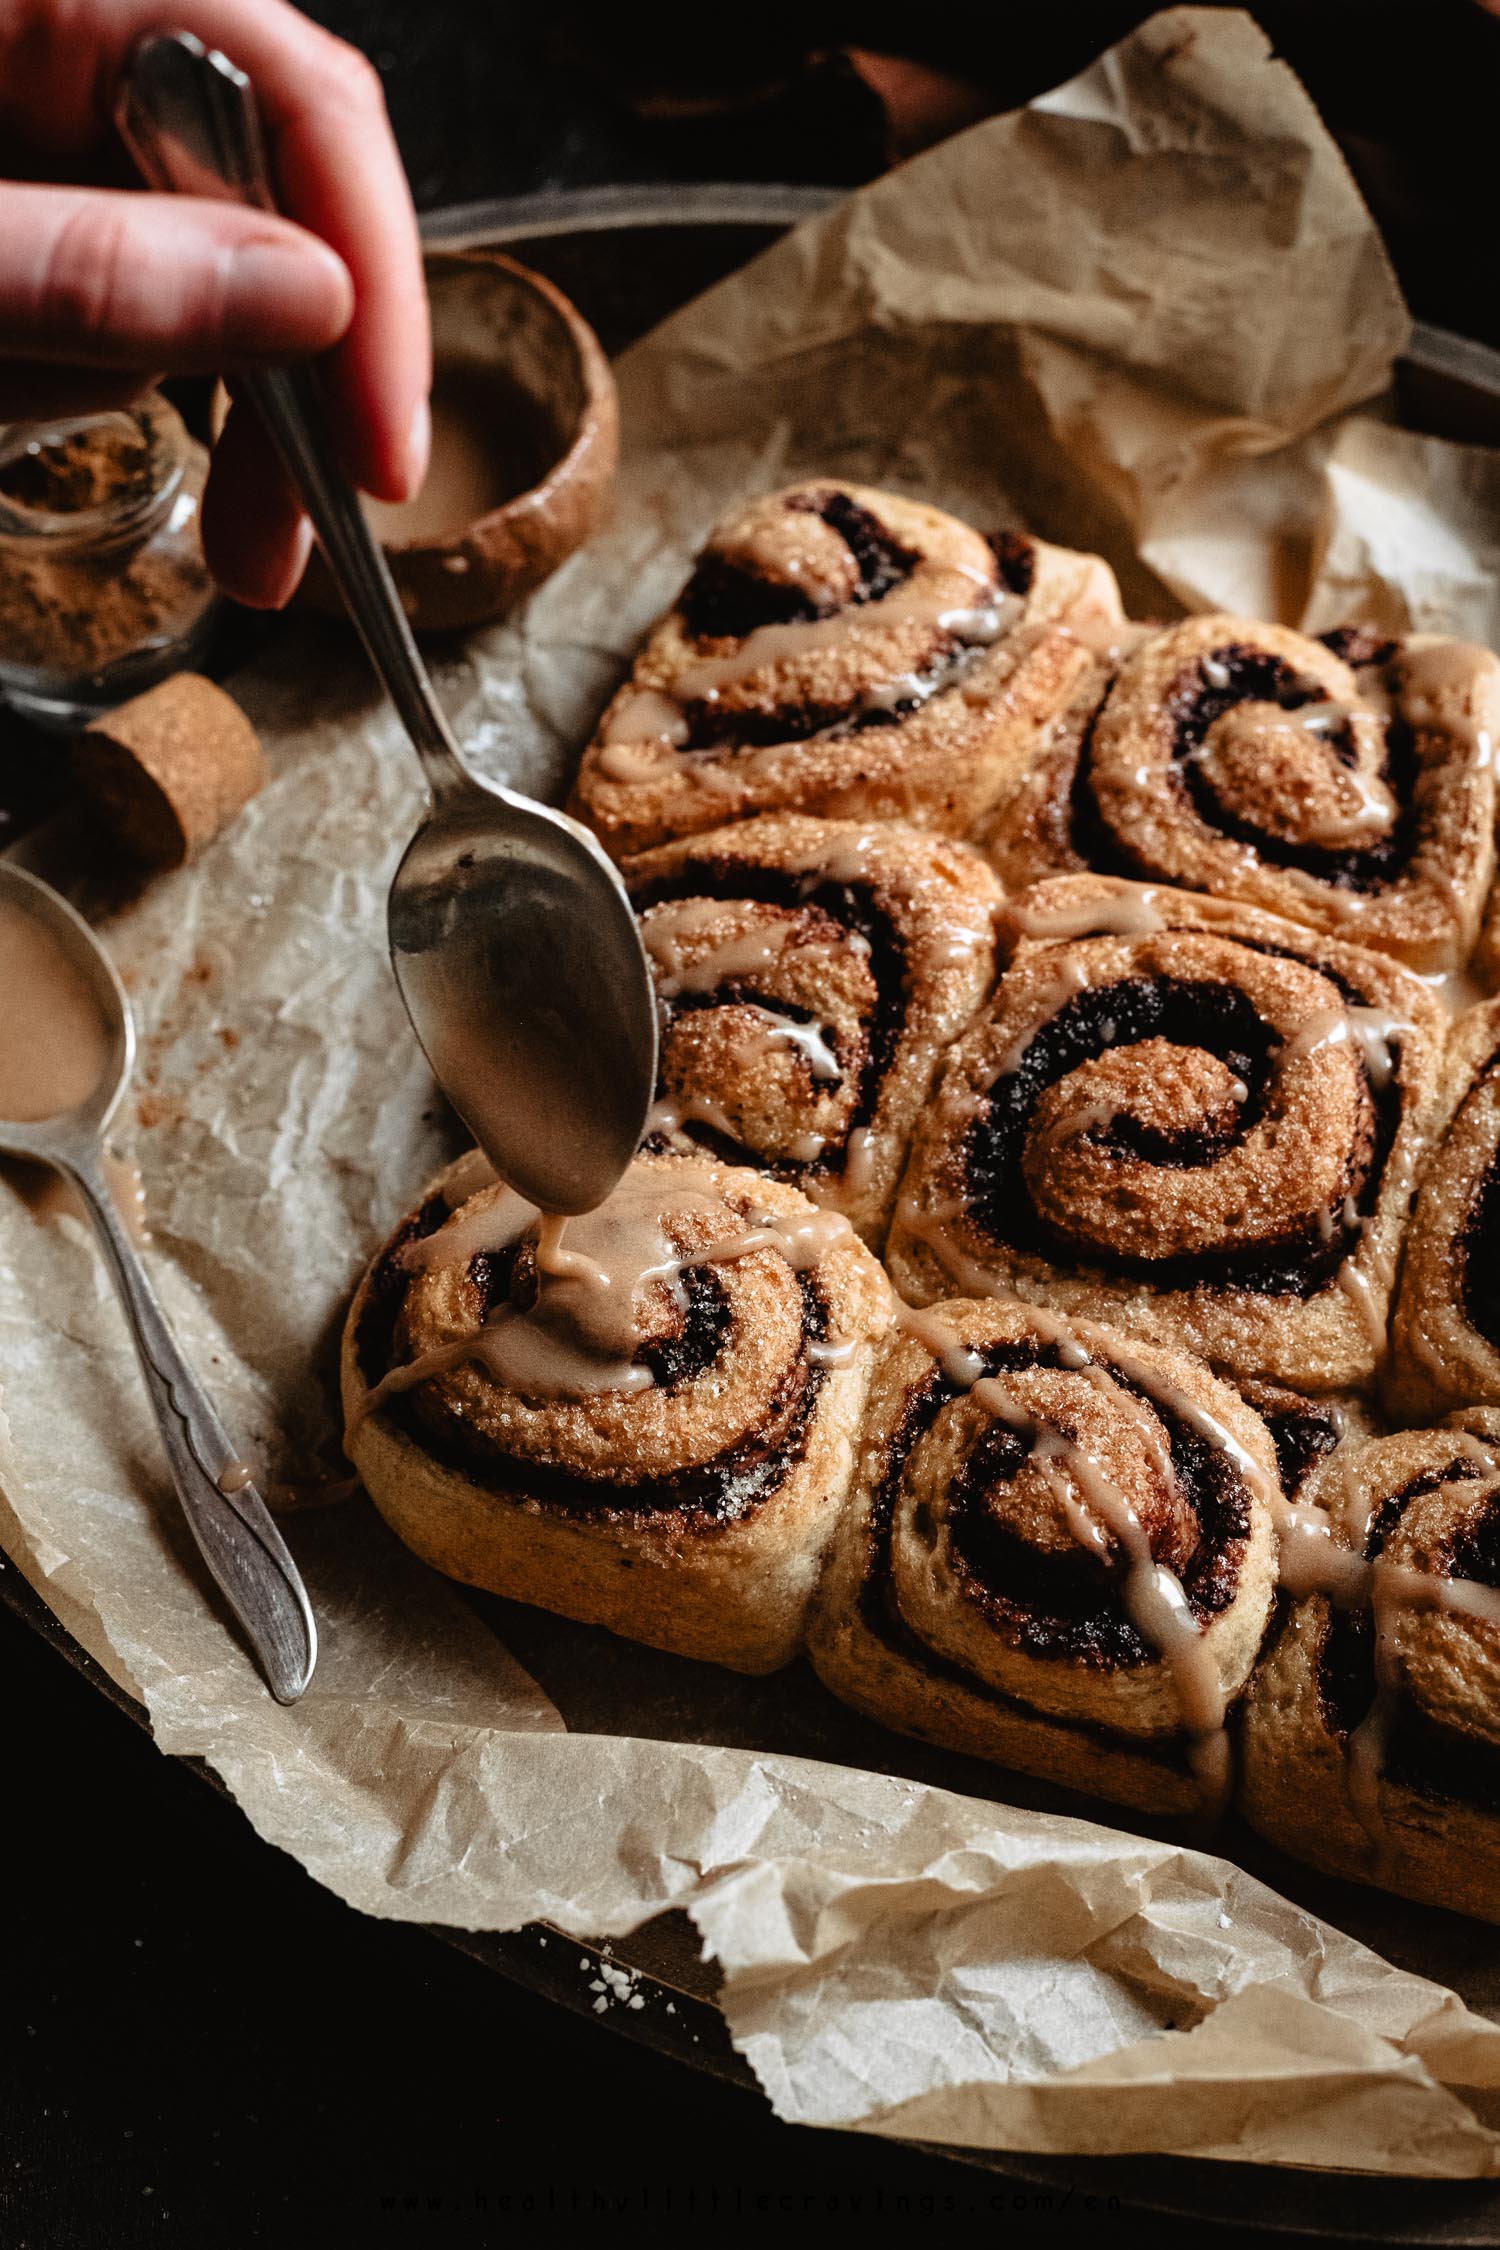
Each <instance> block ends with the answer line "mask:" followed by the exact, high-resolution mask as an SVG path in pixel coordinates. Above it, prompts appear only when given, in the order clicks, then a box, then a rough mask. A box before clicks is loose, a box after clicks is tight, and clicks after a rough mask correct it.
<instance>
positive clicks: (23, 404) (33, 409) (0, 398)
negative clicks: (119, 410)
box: [0, 360, 152, 422]
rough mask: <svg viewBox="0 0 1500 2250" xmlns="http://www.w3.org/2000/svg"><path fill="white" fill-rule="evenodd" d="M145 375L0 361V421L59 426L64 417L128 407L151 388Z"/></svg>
mask: <svg viewBox="0 0 1500 2250" xmlns="http://www.w3.org/2000/svg"><path fill="white" fill-rule="evenodd" d="M151 383H152V377H151V376H150V375H149V374H147V373H145V372H142V373H139V374H137V373H134V372H124V371H118V372H117V371H116V370H114V369H112V368H108V367H43V366H28V365H27V364H26V363H25V361H24V360H16V361H14V362H13V363H12V365H10V366H9V367H7V366H5V365H4V364H3V362H0V422H62V421H65V420H66V419H67V417H68V416H69V415H70V414H103V413H105V412H106V411H107V410H108V409H109V408H111V407H115V406H129V405H131V404H132V403H133V401H134V400H136V399H138V398H139V397H140V396H141V394H142V392H143V391H148V390H149V389H150V388H151Z"/></svg>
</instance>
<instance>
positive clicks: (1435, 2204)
mask: <svg viewBox="0 0 1500 2250" xmlns="http://www.w3.org/2000/svg"><path fill="white" fill-rule="evenodd" d="M838 192H839V191H837V190H834V189H829V188H825V187H801V186H781V185H762V184H745V183H738V182H729V183H717V182H708V183H701V184H691V185H689V184H680V185H679V184H673V185H667V186H660V187H655V186H636V187H595V188H581V189H573V190H568V191H564V192H558V193H550V194H544V195H539V196H535V197H531V196H519V197H508V198H505V199H503V200H499V201H493V202H485V203H476V204H465V205H462V206H457V207H453V208H450V209H446V210H436V211H432V212H429V213H427V214H426V216H425V217H424V219H423V222H422V232H423V238H424V240H425V241H426V243H427V245H428V246H429V247H430V248H433V249H471V248H477V247H483V246H492V247H502V246H503V247H504V248H506V249H508V250H511V251H513V252H515V253H516V254H517V255H519V256H520V257H521V258H522V259H523V260H524V261H525V262H526V263H527V264H529V265H532V266H534V267H536V268H537V269H538V270H540V271H541V272H544V273H546V274H548V275H549V276H551V278H552V279H554V280H555V281H557V282H558V283H559V285H560V286H561V287H562V288H564V289H565V290H566V291H567V292H568V294H569V295H570V296H571V297H572V298H573V299H574V300H575V302H576V303H577V304H578V305H579V306H580V308H581V310H582V311H583V312H584V313H585V315H586V316H587V317H588V318H589V319H590V320H591V321H592V322H593V324H594V326H595V327H596V328H597V329H598V331H599V333H600V335H601V337H602V338H603V340H604V343H605V345H606V346H607V348H608V349H609V350H611V351H612V352H613V351H619V350H620V349H622V348H623V347H624V346H625V345H626V344H628V343H630V342H632V341H633V340H634V339H635V338H636V337H637V336H639V335H642V334H644V333H645V332H646V330H648V329H649V328H651V327H652V326H654V324H655V323H656V322H657V321H658V320H660V319H662V318H663V317H664V316H665V315H666V314H667V313H669V312H671V311H674V310H675V309H676V308H677V307H678V306H679V305H681V304H684V303H686V302H687V301H688V299H689V298H691V297H693V296H695V295H697V294H698V292H699V291H700V290H702V289H705V288H708V287H709V286H711V284H712V283H713V282H715V281H717V280H719V279H721V278H722V277H723V276H724V275H725V274H726V273H729V272H732V271H733V270H734V269H735V268H736V267H737V266H739V265H742V264H743V263H745V261H746V260H747V259H749V258H750V257H752V256H754V254H755V253H756V251H758V250H760V249H762V248H764V247H765V246H766V245H767V244H769V243H770V242H773V241H774V240H775V239H776V238H777V237H778V236H779V235H781V234H782V233H784V232H785V231H786V229H787V228H788V227H790V226H793V225H795V224H796V223H797V222H798V221H799V220H802V219H805V218H809V217H812V216H814V215H816V214H817V213H818V212H820V211H823V210H825V209H827V208H828V206H829V205H830V204H831V203H833V202H835V201H836V200H837V198H838ZM1397 402H1398V411H1399V413H1400V416H1401V419H1402V420H1403V421H1404V422H1407V423H1408V424H1409V425H1410V426H1412V427H1414V428H1418V429H1422V430H1426V431H1430V432H1433V433H1435V434H1437V435H1442V436H1450V437H1455V438H1462V439H1466V440H1469V441H1474V442H1479V443H1488V444H1500V353H1497V352H1493V351H1490V350H1488V349H1487V348H1486V347H1484V346H1482V345H1479V344H1475V343H1472V342H1470V341H1469V340H1468V339H1466V338H1463V337H1459V336H1453V335H1449V334H1447V333H1446V332H1444V331H1442V330H1438V329H1433V328H1428V327H1423V326H1420V325H1419V326H1418V327H1417V328H1416V329H1415V330H1414V332H1413V337H1412V342H1411V346H1410V349H1409V351H1408V353H1407V354H1406V355H1405V357H1404V358H1403V360H1402V362H1401V363H1400V365H1399V366H1398V369H1397ZM0 1599H3V1601H4V1603H5V1605H6V1607H7V1608H8V1609H9V1610H10V1611H11V1612H12V1613H13V1614H14V1615H15V1616H16V1617H17V1618H19V1619H20V1620H21V1621H22V1622H23V1623H25V1624H26V1625H27V1626H28V1627H30V1628H31V1629H33V1630H34V1631H36V1632H38V1633H39V1634H40V1635H41V1636H42V1638H43V1639H44V1640H45V1641H46V1642H47V1643H48V1644H49V1645H50V1646H51V1647H52V1648H53V1649H55V1650H56V1651H57V1652H58V1653H59V1654H60V1655H61V1656H63V1657H65V1658H66V1659H67V1660H68V1661H69V1662H70V1663H72V1664H73V1665H74V1666H75V1668H76V1669H77V1670H79V1671H80V1672H82V1673H83V1675H84V1676H85V1678H87V1679H88V1680H90V1681H91V1682H92V1684H93V1685H94V1686H95V1687H96V1688H97V1689H98V1690H99V1691H100V1693H101V1694H103V1695H105V1696H107V1697H108V1698H109V1700H110V1701H111V1702H112V1703H114V1704H115V1705H116V1706H117V1707H118V1708H119V1709H121V1710H123V1711H125V1712H126V1713H128V1715H129V1716H130V1717H131V1718H132V1719H134V1720H135V1721H136V1722H137V1723H138V1724H140V1725H142V1726H145V1725H147V1724H148V1721H147V1716H146V1713H145V1710H144V1709H143V1708H142V1706H141V1705H140V1704H138V1703H137V1702H135V1701H134V1699H133V1698H132V1697H130V1696H128V1695H126V1694H125V1693H124V1692H123V1691H122V1690H121V1689H120V1688H119V1687H118V1686H117V1685H116V1683H115V1682H114V1681H113V1680H111V1679H110V1677H109V1676H108V1674H107V1673H105V1672H104V1671H103V1670H102V1669H101V1668H100V1666H98V1665H97V1664H96V1663H95V1662H94V1661H93V1659H92V1658H91V1657H90V1656H88V1655H87V1653H86V1652H85V1651H84V1650H83V1649H82V1648H81V1647H80V1646H79V1645H78V1643H77V1642H76V1641H74V1640H73V1638H72V1637H71V1635H70V1634H68V1633H67V1632H66V1631H65V1629H64V1628H63V1626H62V1625H61V1624H60V1623H59V1621H58V1619H57V1618H56V1617H55V1616H54V1615H53V1613H52V1611H51V1610H50V1609H49V1608H48V1607H47V1605H46V1603H45V1602H44V1601H43V1600H42V1598H41V1596H40V1595H39V1594H37V1593H36V1592H35V1591H34V1590H33V1588H32V1587H31V1586H30V1585H29V1584H28V1583H27V1581H26V1580H25V1579H24V1578H23V1576H22V1574H21V1572H20V1571H19V1570H17V1569H16V1568H15V1567H14V1566H13V1565H11V1564H10V1563H8V1562H7V1561H6V1560H5V1558H4V1557H3V1556H0ZM518 1653H519V1654H520V1655H521V1657H522V1660H523V1661H525V1659H526V1651H525V1649H524V1647H522V1648H521V1649H520V1650H519V1651H518ZM183 1763H184V1765H186V1766H187V1767H188V1768H189V1769H190V1770H191V1771H192V1772H193V1773H194V1774H196V1775H197V1776H198V1777H199V1778H200V1779H202V1780H204V1781H206V1782H208V1783H209V1784H210V1785H211V1786H213V1787H215V1788H218V1787H221V1786H222V1785H221V1784H220V1783H219V1782H218V1780H217V1777H216V1776H215V1775H214V1774H213V1772H212V1771H211V1769H210V1768H209V1767H208V1766H207V1765H206V1764H204V1763H203V1762H202V1761H200V1760H197V1759H186V1760H184V1761H183ZM1003 1786H1004V1784H1003V1780H1002V1781H1001V1783H1000V1785H999V1788H997V1790H996V1793H997V1794H999V1793H1000V1790H1001V1789H1003ZM1085 1809H1086V1808H1085ZM1103 1817H1107V1815H1105V1816H1103ZM1298 1888H1299V1894H1300V1893H1301V1892H1302V1891H1303V1890H1305V1889H1306V1885H1305V1884H1302V1883H1300V1882H1299V1886H1298ZM1333 1918H1334V1919H1338V1915H1337V1912H1336V1911H1335V1913H1334V1915H1333ZM1471 1934H1472V1929H1471ZM433 1935H434V1936H436V1937H440V1938H442V1939H443V1940H444V1942H446V1943H447V1944H449V1945H452V1946H455V1947H456V1948H458V1949H459V1950H460V1951H462V1952H464V1953H466V1954H468V1955H469V1956H470V1958H471V1959H472V1960H474V1962H475V1963H476V1964H477V1965H479V1966H482V1967H483V1968H485V1969H487V1970H489V1971H491V1972H492V1973H494V1972H498V1973H499V1974H500V1975H502V1976H505V1977H508V1978H510V1979H511V1980H512V1981H514V1982H515V1983H517V1984H520V1985H523V1986H525V1987H526V1989H527V1990H529V1991H531V1992H534V1993H537V1994H539V1995H541V1996H542V1997H544V1998H546V1999H548V2000H550V2001H553V2002H555V2003H556V2004H558V2005H559V2006H562V2007H566V2008H569V2009H571V2010H572V2011H573V2012H574V2013H575V2014H579V2015H584V2016H587V2017H588V2018H589V2019H590V2021H592V2022H595V2023H597V2024H598V2025H599V2027H600V2029H601V2030H608V2031H611V2032H614V2033H616V2034H617V2035H619V2036H621V2037H624V2038H627V2039H630V2040H633V2041H636V2042H638V2043H639V2044H641V2045H644V2046H647V2047H650V2048H652V2049H654V2050H655V2051H656V2052H658V2053H662V2054H667V2055H671V2056H673V2057H675V2058H676V2059H677V2060H679V2061H680V2062H682V2063H685V2064H686V2065H688V2066H689V2067H690V2068H693V2069H697V2070H706V2071H710V2072H712V2073H713V2074H714V2075H716V2076H717V2077H720V2078H722V2079H725V2080H727V2081H729V2082H731V2083H734V2084H737V2085H740V2086H742V2087H744V2088H745V2089H747V2092H749V2093H750V2094H751V2095H752V2096H754V2098H759V2097H758V2095H756V2094H755V2087H756V2081H755V2079H754V2077H753V2074H752V2073H751V2071H750V2069H749V2067H748V2065H747V2064H745V2063H744V2062H743V2061H742V2060H741V2059H740V2057H739V2056H738V2055H737V2054H736V2053H735V2052H734V2049H733V2047H732V2046H731V2044H730V2041H729V2036H728V2032H727V2030H726V2027H725V2024H724V2020H723V2018H722V2016H721V2015H720V2013H719V2011H718V2008H717V2007H716V2005H715V2003H714V1990H715V1975H714V1971H713V1969H712V1968H711V1967H710V1966H707V1965H705V1964H704V1963H703V1962H702V1961H701V1960H700V1959H699V1957H698V1946H697V1939H696V1936H695V1934H694V1932H693V1931H692V1929H691V1927H690V1925H689V1924H688V1923H687V1922H686V1920H685V1918H683V1917H680V1916H675V1915H669V1916H666V1917H663V1918H662V1919H661V1920H659V1921H657V1922H655V1923H652V1924H651V1925H649V1926H648V1927H647V1928H646V1929H644V1930H642V1931H639V1932H637V1933H636V1934H635V1935H634V1936H633V1937H631V1938H629V1939H622V1940H618V1941H616V1943H615V1944H614V1946H613V1948H612V1949H611V1950H610V1954H609V1959H610V1961H611V1964H612V1965H615V1966H617V1967H618V1968H619V1969H620V1970H621V1971H623V1972H624V1974H625V1976H626V1977H627V1979H628V1980H629V1984H630V1990H631V1995H632V1997H634V1998H638V1999H639V2000H640V2001H641V2003H642V2005H640V2006H639V2007H635V2006H629V2005H623V2004H621V2001H620V1997H619V1994H620V1987H619V1985H618V1984H617V1983H616V1982H615V1981H614V1980H612V1979H603V1978H601V1977H600V1976H599V1973H598V1972H599V1966H600V1958H601V1956H600V1949H599V1948H597V1947H590V1946H587V1945H580V1944H579V1943H577V1941H575V1940H574V1939H572V1938H569V1937H567V1936H565V1935H564V1934H563V1933H562V1932H560V1931H557V1930H551V1929H548V1928H545V1927H543V1926H541V1925H532V1926H529V1927H528V1928H526V1929H523V1930H518V1931H515V1932H511V1933H507V1934H504V1935H499V1936H496V1935H488V1934H474V1933H469V1932H462V1931H454V1930H447V1929H441V1930H437V1929H435V1930H434V1931H433ZM1484 1939H1485V1940H1487V1941H1488V1942H1490V1943H1492V1944H1493V1942H1494V1941H1493V1939H1491V1938H1490V1936H1489V1933H1488V1932H1486V1933H1484ZM601 1987H602V1993H601ZM601 1997H603V1999H604V2001H605V2005H604V2006H603V2008H602V2009H601V2008H599V2007H598V2006H597V2005H596V2003H597V2001H598V2000H599V1999H600V1998H601ZM945 2153H946V2154H948V2155H950V2156H952V2157H955V2158H956V2159H958V2160H959V2161H963V2162H967V2163H971V2164H973V2165H976V2166H978V2167H981V2168H983V2169H985V2170H987V2171H991V2172H997V2173H1000V2174H1003V2175H1005V2176H1008V2177H1010V2178H1013V2179H1016V2180H1017V2181H1024V2182H1026V2183H1027V2185H1028V2187H1029V2188H1031V2189H1032V2190H1037V2189H1040V2190H1043V2191H1045V2190H1047V2189H1051V2190H1053V2191H1055V2195H1056V2198H1057V2207H1058V2209H1059V2210H1060V2209H1061V2208H1063V2206H1064V2199H1065V2198H1068V2197H1069V2196H1070V2191H1071V2194H1073V2195H1077V2196H1080V2197H1081V2196H1082V2195H1083V2194H1086V2193H1093V2194H1097V2195H1117V2196H1118V2197H1119V2198H1120V2201H1121V2204H1122V2206H1123V2207H1124V2208H1125V2209H1126V2210H1128V2211H1131V2212H1134V2213H1140V2212H1157V2213H1159V2214H1160V2215H1161V2216H1162V2218H1163V2219H1166V2220H1178V2221H1181V2222H1184V2223H1188V2222H1197V2223H1198V2224H1203V2223H1207V2224H1210V2225H1213V2224H1225V2223H1233V2224H1234V2225H1236V2226H1237V2227H1240V2228H1244V2227H1250V2228H1253V2229H1257V2230H1260V2231H1263V2232H1265V2233H1266V2234H1267V2235H1271V2236H1274V2235H1282V2236H1296V2235H1317V2236H1323V2237H1327V2238H1331V2239H1333V2240H1336V2241H1342V2242H1409V2243H1441V2244H1486V2245H1489V2244H1494V2243H1497V2242H1500V2182H1494V2183H1491V2182H1483V2181H1481V2182H1428V2181H1420V2182H1418V2181H1401V2180H1394V2181H1393V2180H1389V2179H1378V2180H1376V2179H1370V2178H1368V2177H1365V2176H1361V2175H1354V2174H1334V2173H1326V2172H1301V2171H1295V2170H1290V2169H1281V2168H1273V2167H1266V2166H1258V2165H1238V2164H1215V2163H1208V2162H1203V2161H1197V2160H1192V2159H1187V2158H1177V2157H1134V2158H1117V2159H1104V2158H1088V2159H1084V2158H1078V2159H1058V2160H1054V2159H1046V2160H1043V2159H1040V2158H1030V2157H1026V2156H1013V2155H990V2154H987V2153H983V2152H978V2151H974V2150H967V2149H966V2150H947V2151H945ZM1030 2207H1031V2208H1033V2209H1035V2208H1037V2205H1036V2202H1035V2198H1034V2196H1033V2198H1032V2200H1031V2206H1030ZM1172 2231H1174V2232H1175V2231H1176V2230H1175V2229H1173V2230H1172Z"/></svg>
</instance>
